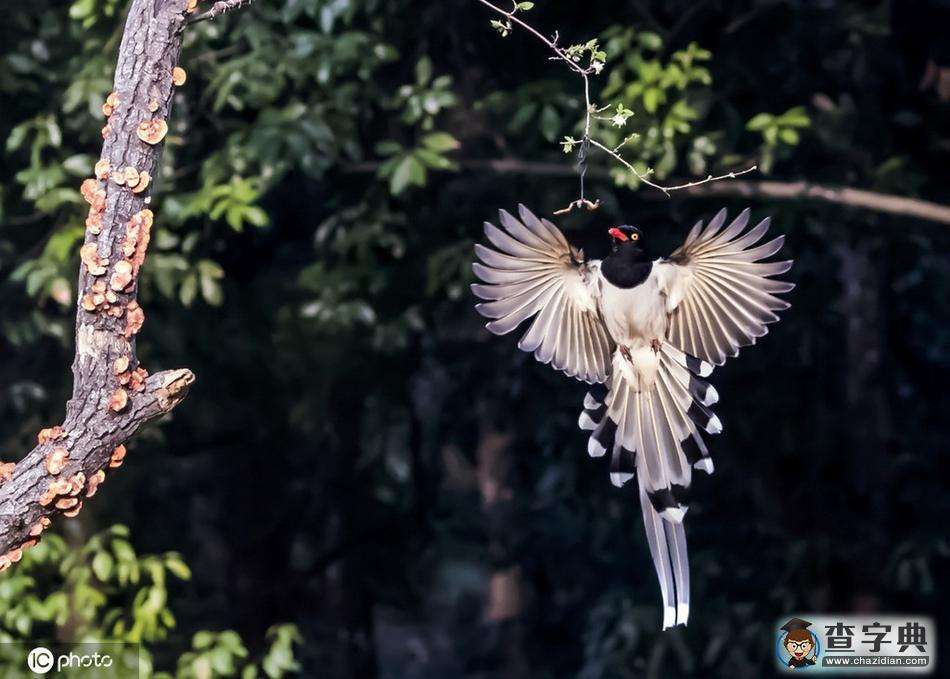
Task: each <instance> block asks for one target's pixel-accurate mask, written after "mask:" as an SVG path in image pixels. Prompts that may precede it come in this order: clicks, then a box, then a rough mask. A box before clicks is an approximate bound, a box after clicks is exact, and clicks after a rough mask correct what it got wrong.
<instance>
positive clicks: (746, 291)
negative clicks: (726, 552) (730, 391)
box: [471, 205, 794, 629]
mask: <svg viewBox="0 0 950 679" xmlns="http://www.w3.org/2000/svg"><path fill="white" fill-rule="evenodd" d="M749 217H750V210H749V209H746V210H743V211H742V212H741V213H740V214H739V215H738V216H737V217H736V218H735V219H733V220H732V221H731V222H729V223H728V224H727V213H726V210H724V209H723V210H720V211H719V212H718V213H717V214H716V215H715V216H714V217H713V218H712V219H710V220H709V221H708V223H705V224H704V222H703V221H702V220H700V221H698V222H697V223H696V224H695V225H694V226H693V228H692V229H691V230H690V231H689V233H688V235H687V236H686V239H685V241H684V242H683V244H682V245H681V246H680V247H679V248H677V249H676V250H675V251H674V252H673V253H672V254H671V255H669V256H668V257H656V258H654V257H652V256H651V255H650V254H648V250H647V248H646V238H645V235H644V232H643V231H642V230H641V229H640V228H638V227H636V226H632V225H629V224H623V225H620V226H615V227H612V228H610V229H609V230H608V232H607V234H608V237H609V243H610V253H609V254H608V255H607V256H606V257H604V258H603V259H601V260H598V259H586V258H585V255H584V252H583V250H581V249H578V248H576V247H574V246H572V245H571V244H570V243H569V242H568V241H567V239H566V238H565V236H564V234H563V233H562V232H561V230H560V229H558V228H557V227H556V226H555V225H554V224H553V223H552V222H551V221H549V220H548V219H544V218H540V219H539V218H538V217H536V216H535V215H534V214H533V213H532V212H531V211H530V210H529V209H528V208H526V207H525V206H524V205H519V206H518V217H515V216H513V215H512V214H510V213H509V212H507V211H505V210H500V211H499V219H500V223H501V226H502V228H498V227H497V226H495V225H493V224H491V223H490V222H485V224H484V231H485V237H486V238H487V240H488V243H489V245H484V244H482V243H476V244H475V256H476V258H477V261H475V262H474V263H473V264H472V269H473V272H474V274H475V276H476V277H477V278H478V279H479V280H480V281H481V282H479V283H473V284H472V285H471V290H472V292H473V293H474V295H475V296H476V297H477V298H479V299H480V300H482V301H481V302H479V303H478V304H476V306H475V308H476V310H477V311H478V312H479V313H480V314H481V315H482V316H484V317H486V318H488V319H490V320H489V321H488V323H487V324H486V327H487V329H488V330H489V331H491V332H492V333H494V334H496V335H505V334H508V333H510V332H512V331H514V330H515V329H516V328H517V327H519V326H520V325H522V324H523V323H524V322H525V321H527V320H528V319H533V320H532V321H531V323H530V325H528V326H527V331H526V332H525V333H524V335H523V336H522V337H521V339H520V341H519V342H518V348H520V349H522V350H523V351H526V352H529V353H533V354H534V356H535V358H536V359H537V360H538V361H540V362H541V363H547V364H550V365H551V366H552V367H554V368H555V369H556V370H559V371H562V372H563V373H565V374H566V375H568V376H570V377H573V378H576V379H578V380H580V381H583V382H585V383H587V384H589V385H590V387H589V389H588V390H587V392H586V394H585V395H584V402H583V409H582V410H581V413H580V416H579V418H578V426H579V427H580V428H581V429H582V430H584V431H586V432H589V438H588V442H587V453H588V454H589V455H590V456H591V457H594V458H599V457H603V456H605V455H606V454H607V453H608V451H609V452H610V467H609V473H610V479H611V481H612V483H613V484H614V485H615V486H617V487H623V486H624V485H625V484H627V483H628V482H630V481H631V480H633V479H634V478H636V479H637V484H636V486H637V492H638V495H639V502H640V507H641V510H642V514H643V522H644V528H645V529H646V534H647V543H648V545H649V549H650V554H651V556H652V559H653V564H654V567H655V570H656V574H657V578H658V580H659V588H660V594H661V597H662V602H663V629H666V628H669V627H672V626H675V625H679V624H682V625H685V624H686V623H687V621H688V619H689V610H690V593H689V559H688V555H687V548H686V533H685V529H684V526H683V519H684V516H685V514H686V511H687V509H688V490H689V487H690V484H691V481H692V470H693V469H698V470H701V471H703V472H705V473H706V474H712V473H713V470H714V465H713V460H712V457H711V456H710V453H709V449H708V447H707V445H706V443H705V441H704V438H703V435H704V434H710V435H712V434H719V433H720V432H721V431H722V422H721V421H720V419H719V417H718V416H717V415H715V414H714V413H713V412H712V410H711V406H712V405H713V404H715V403H716V402H717V401H718V400H719V394H718V393H717V391H716V389H715V388H714V387H713V386H712V384H710V383H709V382H708V381H707V379H706V378H708V377H709V376H710V374H711V373H712V371H713V369H714V367H717V366H721V365H723V364H724V363H725V362H726V359H727V358H730V357H735V356H737V355H738V353H739V349H740V348H741V347H745V346H748V345H752V344H755V342H756V340H757V339H758V338H760V337H762V336H764V335H765V334H766V333H767V332H768V326H769V325H770V324H771V323H774V322H776V321H778V320H779V316H778V313H777V312H780V311H784V310H785V309H788V308H789V306H790V304H789V302H787V301H786V300H784V299H782V298H780V297H779V296H778V295H780V294H783V293H787V292H790V291H791V290H792V289H793V288H794V284H793V283H791V282H787V281H784V280H780V279H777V278H776V277H777V276H780V275H781V274H784V273H786V272H787V271H789V269H791V266H792V261H791V260H783V261H764V260H767V259H768V258H770V257H772V256H773V255H775V254H776V253H777V252H778V251H779V250H780V249H781V248H782V246H783V244H784V241H785V237H784V236H778V237H776V238H774V239H772V240H769V241H768V242H766V243H764V244H758V243H759V242H760V241H761V239H762V238H763V236H765V234H766V232H767V231H768V229H769V226H770V218H768V217H767V218H765V219H763V220H762V221H760V222H758V223H757V224H756V225H754V226H752V227H751V228H747V227H748V225H749Z"/></svg>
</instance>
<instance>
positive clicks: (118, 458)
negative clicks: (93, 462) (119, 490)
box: [109, 443, 126, 469]
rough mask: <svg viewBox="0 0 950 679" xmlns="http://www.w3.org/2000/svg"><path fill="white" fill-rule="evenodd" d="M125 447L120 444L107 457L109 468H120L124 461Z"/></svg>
mask: <svg viewBox="0 0 950 679" xmlns="http://www.w3.org/2000/svg"><path fill="white" fill-rule="evenodd" d="M125 452H126V451H125V446H124V445H122V444H121V443H120V444H119V445H117V446H116V447H115V450H113V451H112V455H111V456H110V457H109V466H110V467H111V468H113V469H114V468H116V467H121V466H122V461H123V460H124V459H125Z"/></svg>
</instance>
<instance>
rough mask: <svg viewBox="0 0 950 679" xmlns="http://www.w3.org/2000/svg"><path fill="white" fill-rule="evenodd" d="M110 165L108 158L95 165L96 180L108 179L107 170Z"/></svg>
mask: <svg viewBox="0 0 950 679" xmlns="http://www.w3.org/2000/svg"><path fill="white" fill-rule="evenodd" d="M110 167H111V165H110V164H109V159H108V158H103V159H102V160H100V161H99V162H97V163H96V167H95V172H96V179H98V180H100V181H102V180H105V179H108V178H109V170H110Z"/></svg>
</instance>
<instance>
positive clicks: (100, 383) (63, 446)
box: [0, 0, 195, 570]
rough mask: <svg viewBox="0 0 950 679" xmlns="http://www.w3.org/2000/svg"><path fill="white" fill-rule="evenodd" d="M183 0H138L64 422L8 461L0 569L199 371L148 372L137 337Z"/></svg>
mask: <svg viewBox="0 0 950 679" xmlns="http://www.w3.org/2000/svg"><path fill="white" fill-rule="evenodd" d="M186 7H187V5H186V0H133V1H132V3H131V7H130V8H129V13H128V18H127V19H126V23H125V30H124V32H123V35H122V43H121V46H120V47H119V56H118V61H117V64H116V71H115V81H114V85H113V92H112V93H111V94H110V95H109V97H108V98H107V99H106V102H105V103H104V104H103V107H102V112H103V115H105V117H106V126H105V127H104V128H103V130H102V136H103V140H104V141H103V146H102V153H101V155H100V159H99V162H98V163H96V176H95V177H94V178H89V179H86V180H85V181H84V182H83V184H82V189H81V191H82V195H83V197H84V198H85V199H86V201H87V202H88V203H89V204H90V209H89V216H88V217H87V219H86V237H85V240H84V243H83V246H82V248H81V249H80V258H81V260H82V264H81V266H80V268H79V283H78V296H77V297H78V299H77V302H78V304H77V311H76V353H75V357H74V360H73V393H72V398H71V399H70V400H69V402H68V403H67V404H66V417H65V419H64V420H63V423H62V425H60V426H56V427H51V428H49V429H44V430H43V431H41V432H40V433H39V434H38V436H37V446H36V447H35V448H34V449H33V450H32V451H31V452H30V453H28V454H27V455H26V457H24V458H23V459H22V460H21V461H20V462H19V463H17V464H16V465H12V464H7V465H2V466H0V483H2V485H0V570H3V569H5V568H7V567H9V566H10V564H11V563H15V562H17V561H18V560H19V559H20V557H21V556H22V553H23V550H24V549H26V548H28V547H30V546H32V545H34V544H35V543H36V541H37V540H38V539H39V537H40V533H42V531H43V529H44V528H45V527H46V526H47V525H48V524H49V522H50V519H51V517H53V516H54V515H58V514H63V515H64V516H67V517H72V516H75V515H76V514H78V512H79V510H80V508H81V507H82V501H83V499H85V498H89V497H92V496H93V495H94V494H95V492H96V489H97V488H98V485H99V483H101V482H102V480H103V479H104V478H105V469H106V468H114V467H118V466H119V465H120V464H121V463H122V459H123V457H124V456H125V447H124V446H123V445H122V444H123V443H124V442H125V441H126V440H127V439H128V438H129V437H130V436H132V434H134V433H135V432H136V430H138V429H139V427H141V426H142V425H143V424H145V423H146V422H148V421H150V420H152V419H154V418H157V417H160V416H161V415H164V414H166V413H168V412H170V411H171V410H172V409H173V408H174V407H175V406H177V405H178V404H179V403H180V402H181V400H182V399H183V398H184V397H185V395H186V394H187V392H188V387H189V386H190V385H191V384H192V383H193V382H194V379H195V376H194V374H192V372H191V371H190V370H187V369H178V370H167V371H163V372H159V373H157V374H155V375H151V376H148V373H147V372H146V371H145V369H144V368H143V367H142V366H141V365H140V364H139V362H138V358H137V357H136V351H135V337H136V335H137V334H138V332H139V331H140V330H141V328H142V324H143V323H144V321H145V314H144V312H143V311H142V309H141V307H140V306H139V304H138V299H137V298H138V274H139V270H140V268H141V266H142V264H143V262H144V261H145V254H146V249H147V246H148V241H149V234H150V230H151V226H152V212H151V210H149V209H148V205H149V204H150V202H151V197H150V193H151V191H150V189H151V188H152V186H154V184H153V182H152V177H154V176H156V175H157V174H158V172H157V169H158V163H159V159H160V151H161V143H162V141H163V139H164V137H165V134H166V133H167V131H168V125H167V122H166V120H167V118H168V114H169V109H170V105H171V99H172V94H173V92H174V86H173V83H172V69H173V68H174V67H176V66H178V56H179V53H180V51H181V42H182V32H183V28H184V26H185V12H186Z"/></svg>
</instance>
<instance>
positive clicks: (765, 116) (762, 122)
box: [745, 113, 775, 132]
mask: <svg viewBox="0 0 950 679" xmlns="http://www.w3.org/2000/svg"><path fill="white" fill-rule="evenodd" d="M774 120H775V116H773V115H772V114H771V113H759V114H758V115H756V116H754V117H753V118H752V120H750V121H749V122H747V123H746V125H745V129H747V130H749V131H750V132H761V131H762V130H764V129H765V128H766V127H768V126H769V125H771V124H772V121H774Z"/></svg>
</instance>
